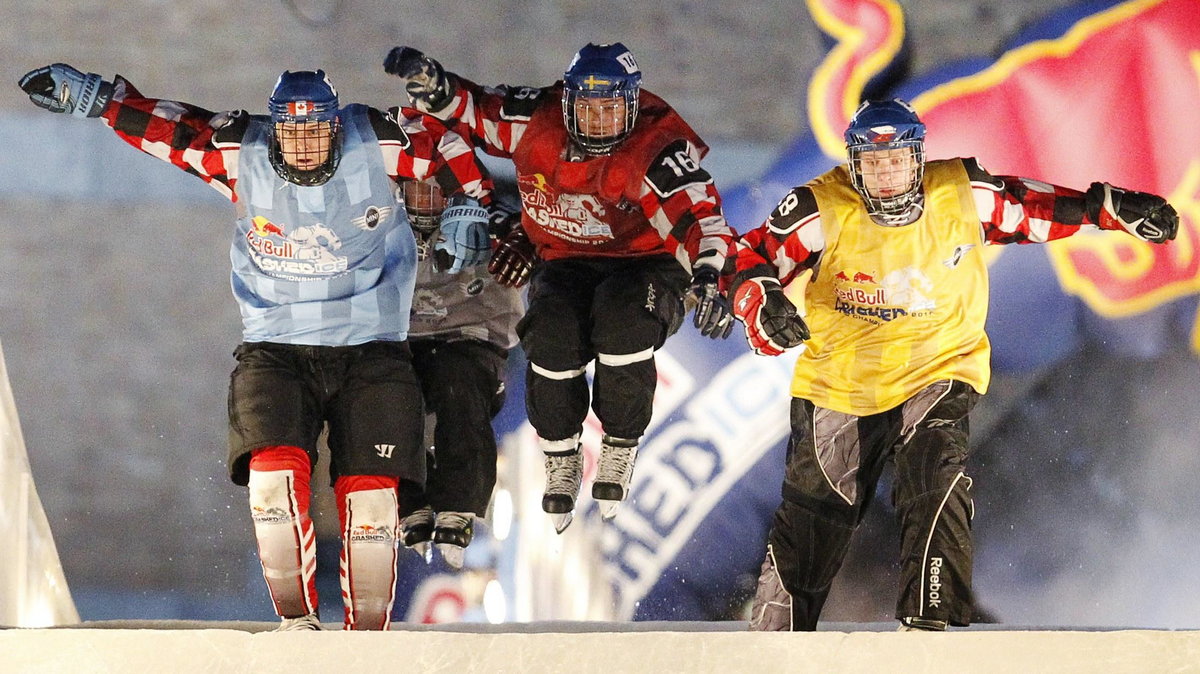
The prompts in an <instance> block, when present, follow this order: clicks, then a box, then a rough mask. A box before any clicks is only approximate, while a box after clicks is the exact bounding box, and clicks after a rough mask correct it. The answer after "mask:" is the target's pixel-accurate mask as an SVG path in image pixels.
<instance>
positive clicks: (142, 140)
mask: <svg viewBox="0 0 1200 674" xmlns="http://www.w3.org/2000/svg"><path fill="white" fill-rule="evenodd" d="M241 114H243V113H241V112H222V113H213V112H210V111H208V110H205V109H203V108H200V107H197V106H194V105H190V104H188V103H180V102H178V101H170V100H165V99H157V98H147V97H145V96H142V94H141V93H140V92H139V91H138V90H137V89H136V88H135V87H134V86H133V85H132V84H131V83H129V82H128V81H127V80H125V79H124V78H123V77H120V76H117V78H116V81H115V82H114V86H113V97H112V100H111V101H110V102H109V104H108V106H107V107H106V108H105V110H104V114H103V119H104V122H105V124H108V126H110V127H111V128H112V130H113V131H115V132H116V134H117V136H119V137H120V138H121V139H122V140H124V141H125V142H127V143H129V144H130V145H132V146H134V147H136V148H137V149H139V150H141V151H142V152H145V153H146V154H148V155H150V156H152V157H157V158H159V159H161V160H163V161H165V162H168V163H170V164H173V165H175V166H177V167H178V168H180V169H183V170H184V171H187V172H188V173H191V174H192V175H194V176H197V177H199V178H200V179H202V180H204V181H205V182H206V183H208V184H209V186H211V187H212V188H213V189H215V190H217V191H218V192H220V193H221V194H222V195H223V196H225V198H227V199H229V200H230V201H236V196H235V194H234V191H233V185H234V183H235V181H236V180H237V175H236V170H237V156H238V151H239V149H240V147H241V145H240V143H238V142H233V143H225V144H221V145H220V146H218V144H217V143H215V142H214V141H215V139H214V135H215V134H216V132H217V131H218V130H219V129H221V128H224V127H225V126H227V125H229V124H230V123H232V122H233V121H234V119H235V118H237V117H238V116H240V115H241Z"/></svg>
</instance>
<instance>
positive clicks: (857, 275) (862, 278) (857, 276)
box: [853, 271, 875, 283]
mask: <svg viewBox="0 0 1200 674" xmlns="http://www.w3.org/2000/svg"><path fill="white" fill-rule="evenodd" d="M853 281H854V282H855V283H875V277H874V276H871V275H870V274H864V273H862V272H861V271H856V272H854V279H853Z"/></svg>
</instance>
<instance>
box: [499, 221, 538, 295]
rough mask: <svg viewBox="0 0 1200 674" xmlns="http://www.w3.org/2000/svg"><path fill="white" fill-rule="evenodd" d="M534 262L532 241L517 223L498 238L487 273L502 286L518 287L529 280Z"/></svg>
mask: <svg viewBox="0 0 1200 674" xmlns="http://www.w3.org/2000/svg"><path fill="white" fill-rule="evenodd" d="M536 263H537V253H536V252H535V251H534V248H533V242H532V241H530V240H529V235H528V234H526V233H525V230H524V229H522V228H521V226H520V225H519V224H518V225H517V226H515V227H513V228H512V229H511V230H510V231H509V232H508V234H507V235H506V236H505V237H504V238H503V239H501V240H500V244H499V245H498V246H496V250H494V251H492V259H491V260H490V261H489V262H488V273H490V274H491V275H492V276H494V277H495V278H496V282H497V283H499V284H500V285H502V286H505V287H508V288H520V287H521V286H523V285H525V284H526V283H527V282H528V281H529V274H530V272H532V271H533V265H534V264H536Z"/></svg>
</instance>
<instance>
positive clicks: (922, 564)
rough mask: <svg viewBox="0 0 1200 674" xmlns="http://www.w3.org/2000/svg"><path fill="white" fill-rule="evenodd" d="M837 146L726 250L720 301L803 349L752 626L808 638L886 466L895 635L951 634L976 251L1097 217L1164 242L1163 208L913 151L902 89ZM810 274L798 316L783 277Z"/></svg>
mask: <svg viewBox="0 0 1200 674" xmlns="http://www.w3.org/2000/svg"><path fill="white" fill-rule="evenodd" d="M845 138H846V149H847V156H848V159H847V163H846V164H845V165H843V166H838V167H836V168H834V169H832V170H830V171H828V172H827V173H825V174H824V175H821V176H819V177H818V178H816V179H814V180H812V181H810V182H809V183H807V184H805V185H802V186H800V187H796V188H794V189H793V190H791V191H790V192H789V193H788V194H787V195H786V196H784V198H783V199H782V200H781V201H780V202H779V205H778V206H776V207H775V210H774V211H772V213H771V215H770V216H769V217H768V218H767V220H766V222H764V223H763V224H762V225H760V226H759V227H757V228H756V229H754V230H751V231H750V232H747V233H746V234H745V235H744V236H743V237H742V238H741V239H740V240H739V241H738V242H737V244H736V255H735V256H734V264H735V266H736V271H735V274H734V277H733V283H732V287H731V294H732V296H733V298H734V302H733V305H734V306H733V310H734V314H735V315H736V316H737V318H738V319H740V320H741V321H742V322H743V323H744V324H745V328H746V338H747V340H748V341H749V342H750V346H751V347H752V348H753V349H754V351H755V352H756V353H759V354H762V355H771V356H776V355H779V354H781V353H783V352H784V350H785V349H788V348H791V347H794V346H797V345H799V344H800V343H801V342H805V348H804V349H803V350H802V351H801V352H800V354H799V357H798V358H797V361H796V369H795V376H794V378H793V380H792V386H791V394H792V406H791V427H792V434H791V439H790V442H789V446H788V452H787V466H786V472H785V476H784V483H783V502H782V504H781V505H780V506H779V508H778V509H777V510H776V511H775V515H774V519H773V521H772V524H771V531H770V534H769V536H768V541H767V551H766V558H765V560H764V561H763V565H762V573H761V575H760V576H759V580H758V589H757V592H756V595H755V600H754V605H753V609H752V615H751V619H750V628H751V629H755V630H814V629H816V626H817V619H818V617H819V616H820V613H821V607H822V606H823V605H824V603H825V598H826V597H827V596H828V594H829V587H830V583H831V582H832V580H833V577H834V575H836V574H837V571H838V569H839V568H840V566H841V564H842V561H843V559H844V558H845V555H846V550H847V549H848V548H849V545H850V538H851V535H852V534H853V533H854V530H855V529H856V528H857V526H858V524H859V523H860V522H861V521H862V517H863V515H864V513H865V511H866V508H867V507H868V506H869V505H870V502H871V498H872V496H873V495H874V493H875V487H876V483H877V482H878V480H879V476H880V473H881V471H882V470H883V467H884V464H885V463H887V462H888V461H892V462H893V463H894V464H895V484H894V488H893V493H892V497H893V500H894V502H895V507H896V511H897V514H898V517H899V520H900V530H901V539H902V540H901V558H900V596H899V598H898V600H897V604H896V614H895V615H896V618H897V619H898V620H899V621H900V622H901V629H918V630H944V629H945V628H946V626H947V625H956V626H965V625H968V624H969V623H970V619H971V561H972V557H973V548H972V543H971V524H970V522H971V516H972V514H973V512H972V504H971V498H970V495H969V490H970V488H971V479H970V478H969V477H967V474H966V468H965V465H966V459H967V454H968V428H967V415H968V413H969V412H970V411H971V408H972V407H973V406H974V405H975V403H976V402H977V401H978V399H979V396H981V395H983V394H984V393H986V392H987V387H988V381H989V379H990V376H991V369H990V364H989V359H990V355H991V347H990V345H989V343H988V337H987V334H986V333H985V332H984V323H985V320H986V318H987V308H988V274H987V267H986V265H985V263H984V258H983V254H982V248H983V246H986V245H994V244H1008V243H1044V242H1046V241H1051V240H1053V239H1060V238H1063V237H1067V236H1071V235H1073V234H1075V233H1076V232H1078V231H1081V230H1082V229H1084V228H1093V229H1094V228H1095V227H1099V228H1100V229H1105V230H1122V231H1126V232H1128V233H1129V234H1132V235H1133V236H1135V237H1137V238H1139V239H1142V240H1145V241H1150V242H1153V243H1163V242H1166V241H1168V240H1170V239H1173V238H1174V237H1175V232H1176V229H1177V228H1178V225H1179V218H1178V216H1177V215H1176V213H1175V210H1174V209H1173V208H1172V207H1171V205H1170V204H1168V203H1167V202H1166V201H1165V200H1163V199H1162V198H1161V197H1158V196H1155V195H1153V194H1147V193H1144V192H1134V191H1130V190H1123V189H1121V188H1118V187H1114V186H1112V185H1109V184H1107V183H1100V182H1096V183H1092V185H1091V186H1090V187H1089V188H1088V189H1087V191H1086V192H1080V191H1077V190H1073V189H1069V188H1065V187H1059V186H1055V185H1050V184H1047V183H1043V182H1039V181H1036V180H1030V179H1027V178H1018V177H1013V176H993V175H991V174H989V173H988V172H987V171H985V170H984V169H983V168H982V167H980V165H979V163H978V162H977V161H976V160H975V159H971V158H960V159H947V160H938V161H929V162H926V161H925V152H924V146H925V140H924V139H925V125H924V124H922V123H921V121H920V119H918V117H917V115H916V113H915V112H914V111H913V109H912V108H911V107H910V106H909V105H908V104H907V103H905V102H904V101H901V100H898V99H896V100H891V101H880V102H867V103H864V104H863V105H862V106H861V107H860V108H859V109H858V111H857V112H856V113H855V115H854V117H853V118H852V119H851V121H850V125H849V128H848V129H847V130H846V134H845ZM808 269H812V270H813V277H812V279H811V281H810V282H809V284H808V286H807V287H806V289H805V293H804V305H805V309H806V311H805V318H801V316H800V315H799V312H798V311H797V309H796V307H795V306H794V305H793V304H792V302H791V301H790V300H789V299H788V298H787V297H786V296H785V295H784V292H783V286H785V285H787V284H788V283H789V282H790V281H791V280H792V279H794V278H795V277H796V276H797V275H799V274H800V273H801V272H803V271H805V270H808ZM806 321H807V322H806Z"/></svg>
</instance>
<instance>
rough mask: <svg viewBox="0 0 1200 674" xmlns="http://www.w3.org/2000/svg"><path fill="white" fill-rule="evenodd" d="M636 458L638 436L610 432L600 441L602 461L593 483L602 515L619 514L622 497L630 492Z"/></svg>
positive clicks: (605, 517)
mask: <svg viewBox="0 0 1200 674" xmlns="http://www.w3.org/2000/svg"><path fill="white" fill-rule="evenodd" d="M635 460H637V440H626V439H624V438H613V437H609V436H607V435H606V436H604V438H603V439H602V440H601V441H600V464H599V465H598V466H597V467H596V481H595V482H594V483H592V498H594V499H596V502H597V503H598V504H600V515H601V517H603V518H604V519H606V520H610V519H612V518H613V517H615V516H616V514H617V508H618V507H619V506H620V505H621V501H624V500H625V497H626V496H628V495H629V481H630V480H631V479H632V478H633V462H634V461H635Z"/></svg>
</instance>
